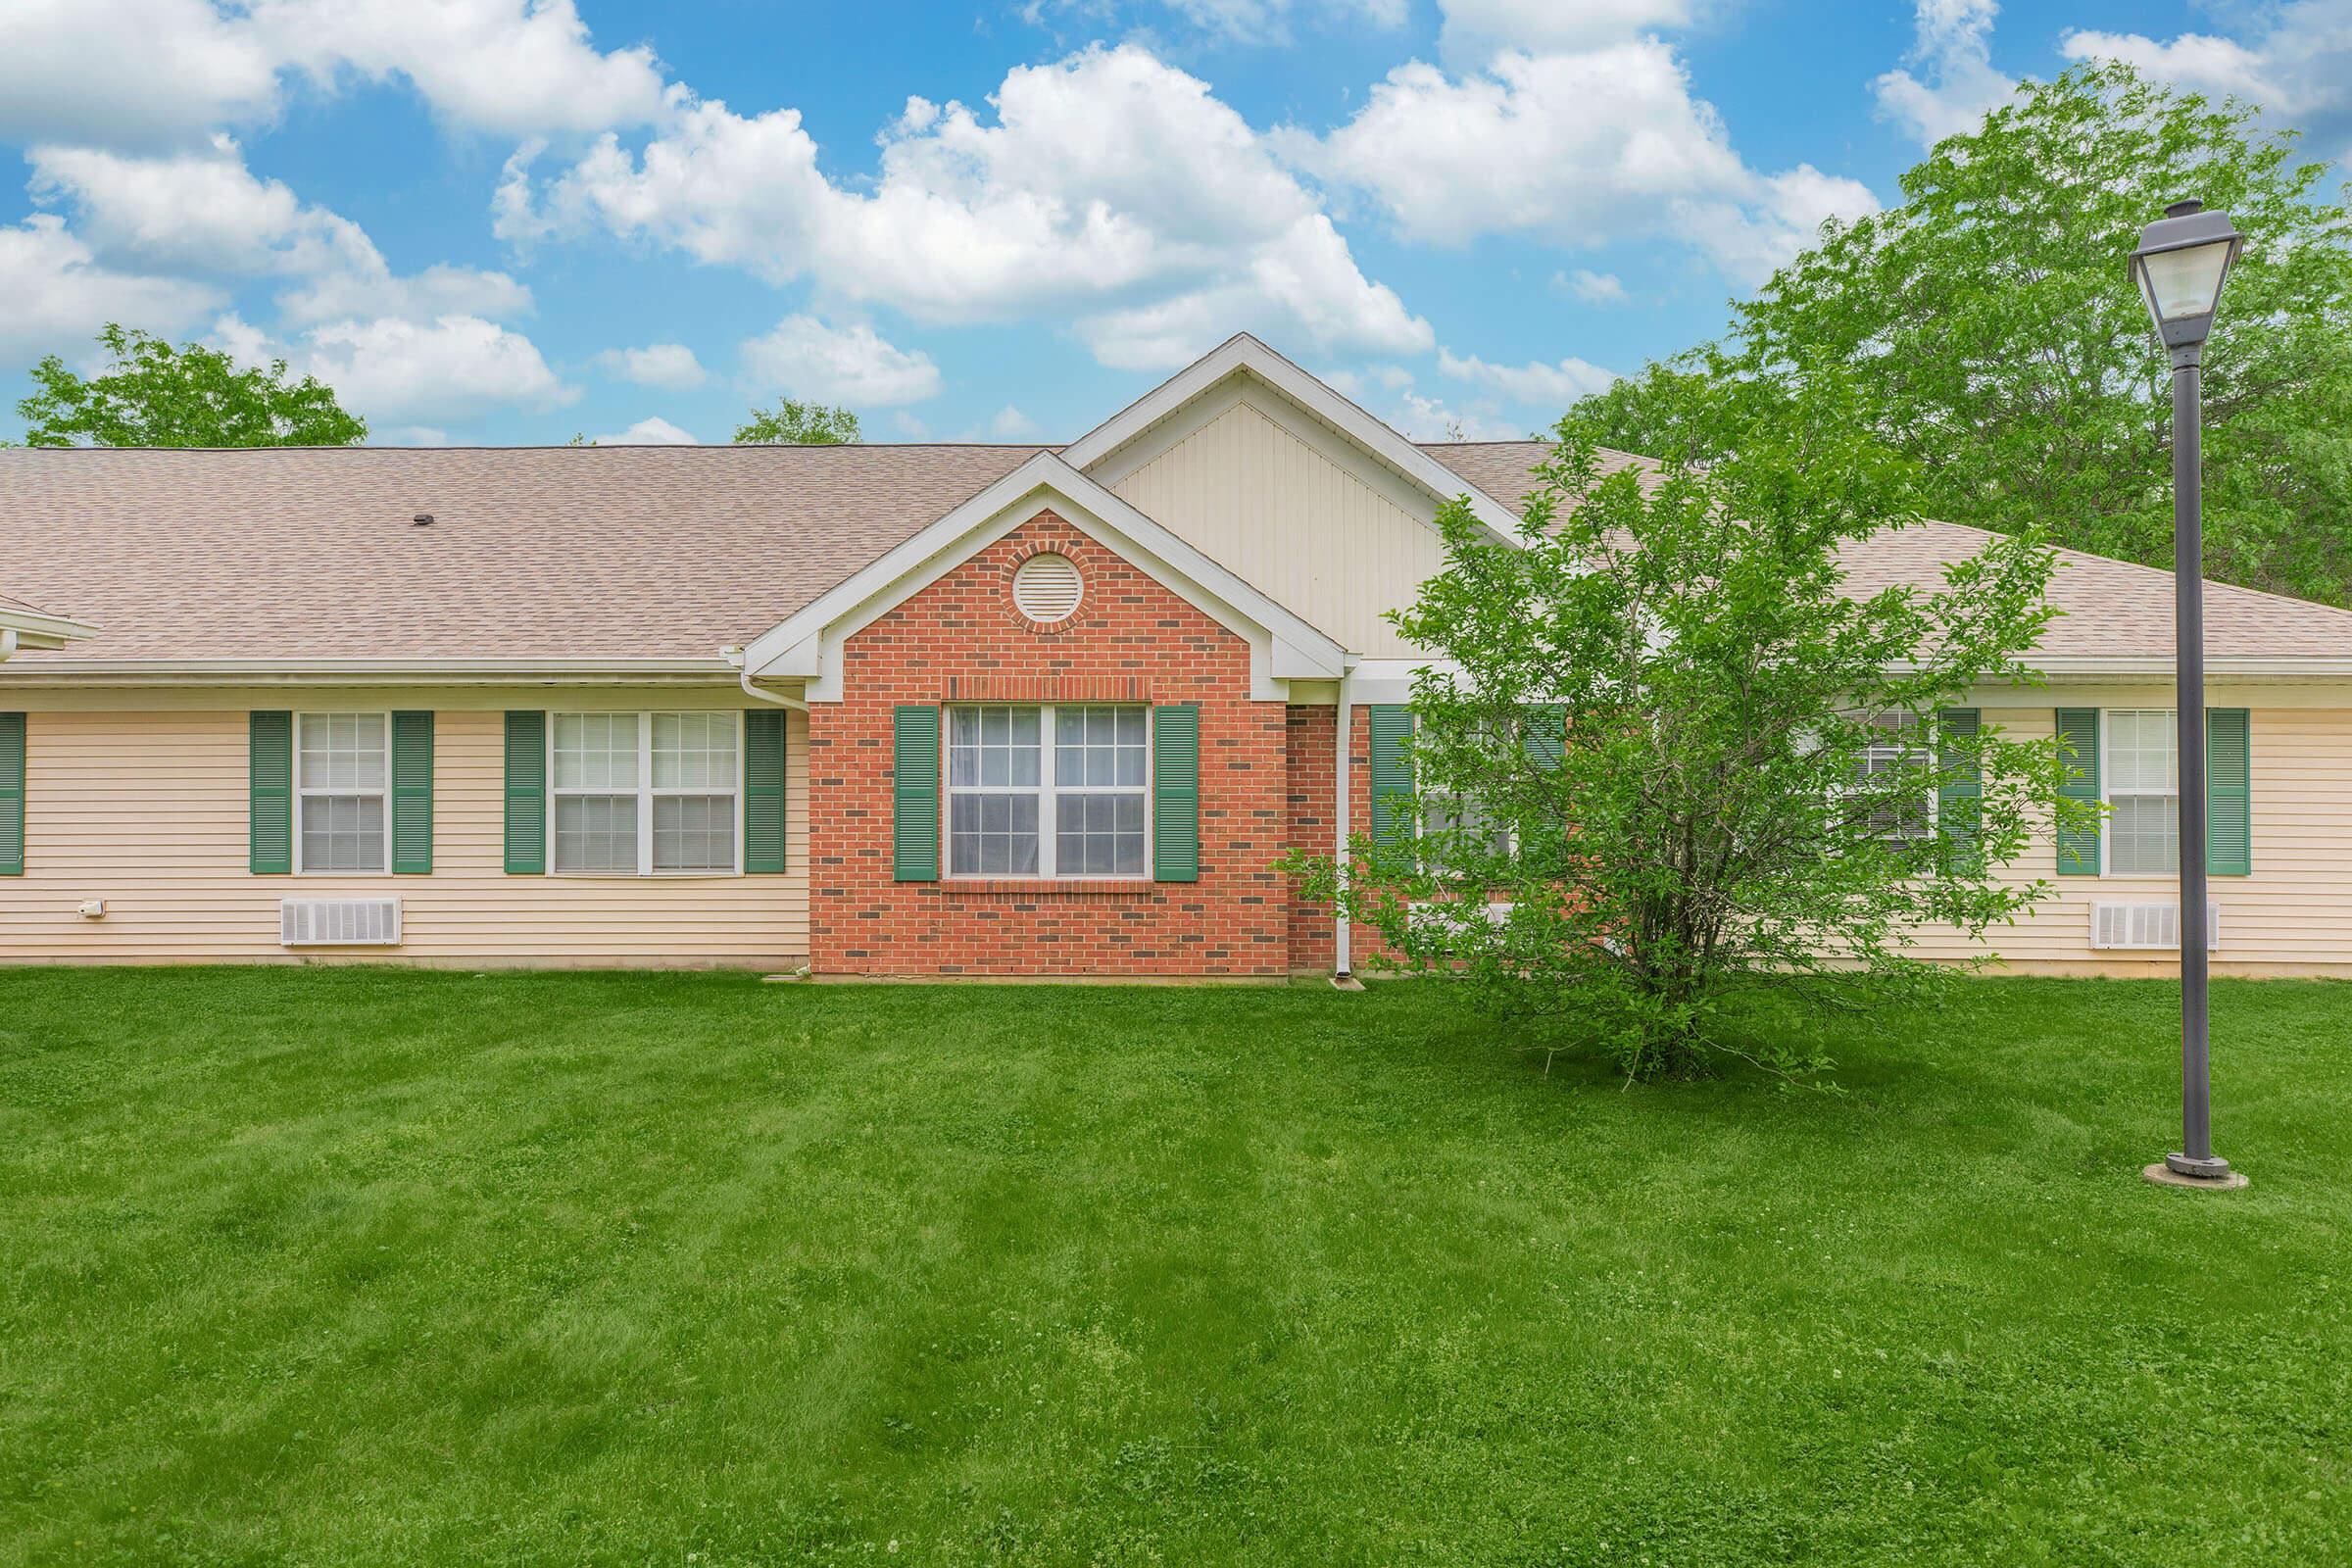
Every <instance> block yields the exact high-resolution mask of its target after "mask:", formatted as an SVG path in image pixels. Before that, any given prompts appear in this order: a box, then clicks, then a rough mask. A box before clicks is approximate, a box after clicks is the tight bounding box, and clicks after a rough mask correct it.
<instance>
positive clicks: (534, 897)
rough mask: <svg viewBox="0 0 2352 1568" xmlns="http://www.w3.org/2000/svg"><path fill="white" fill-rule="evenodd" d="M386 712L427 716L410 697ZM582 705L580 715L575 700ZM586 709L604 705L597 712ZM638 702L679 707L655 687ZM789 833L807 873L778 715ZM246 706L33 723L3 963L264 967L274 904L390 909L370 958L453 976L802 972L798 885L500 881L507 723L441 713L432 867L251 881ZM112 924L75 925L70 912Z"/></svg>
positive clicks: (331, 957)
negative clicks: (461, 968)
mask: <svg viewBox="0 0 2352 1568" xmlns="http://www.w3.org/2000/svg"><path fill="white" fill-rule="evenodd" d="M400 706H403V707H416V708H424V707H429V706H431V705H430V703H429V702H427V701H425V700H423V699H422V698H420V697H419V696H418V695H417V694H414V693H411V694H405V695H404V696H403V698H402V700H401V704H400ZM583 706H588V705H586V704H583ZM598 706H604V707H613V706H615V705H614V704H613V703H612V702H610V701H609V700H607V701H604V702H602V703H601V704H599V705H598ZM649 706H661V707H673V706H704V707H708V706H712V705H711V704H708V703H700V704H683V703H678V702H676V701H675V700H674V699H673V698H671V697H669V696H668V695H667V694H664V695H663V696H662V697H659V698H655V699H651V700H650V702H649ZM786 722H787V744H786V760H787V778H786V781H785V784H786V792H785V808H786V820H785V828H786V833H787V836H788V842H789V845H790V850H789V854H790V857H791V858H790V859H789V860H788V862H787V864H788V866H791V867H800V866H806V865H807V863H808V857H807V854H806V847H807V842H808V831H809V818H808V801H807V778H808V774H807V760H808V752H807V746H808V720H807V717H806V715H804V714H801V713H798V712H794V713H789V714H787V715H786ZM245 725H246V716H245V711H244V710H242V709H237V710H229V711H185V710H181V711H154V712H138V711H96V712H92V711H71V712H68V711H42V712H36V713H34V714H33V715H32V716H31V718H30V720H29V722H28V725H27V728H28V730H29V731H30V736H29V741H30V744H29V745H28V748H27V749H28V751H29V752H30V753H31V756H30V757H29V759H28V760H27V777H26V785H27V793H28V795H29V796H30V797H31V799H30V802H29V807H30V809H29V811H28V816H29V818H30V821H29V827H30V830H31V843H30V845H29V849H30V857H29V858H30V863H28V864H27V866H26V867H25V870H26V873H27V874H26V875H25V877H24V878H22V879H14V878H12V879H11V881H12V882H14V883H16V885H14V886H10V887H7V888H5V889H0V959H5V960H13V961H18V962H41V961H76V960H101V961H103V960H114V961H123V962H155V961H174V960H178V961H257V960H259V961H267V960H272V959H285V958H288V957H290V956H295V955H289V953H288V952H287V950H285V949H284V948H281V947H279V946H278V943H277V903H278V900H279V899H281V898H334V897H361V898H368V897H374V898H398V899H400V900H401V901H402V922H403V928H404V929H403V938H404V940H403V942H402V944H401V946H400V947H399V948H397V949H386V950H380V951H378V952H377V953H375V954H372V955H368V954H326V953H313V952H305V953H303V954H301V955H299V956H300V957H301V958H302V959H303V960H304V961H321V960H326V961H337V960H344V959H353V958H360V959H364V958H366V957H368V956H376V957H386V956H395V957H400V958H408V959H414V960H417V961H424V962H450V963H463V962H466V961H468V960H471V959H480V960H483V961H492V962H502V963H508V962H539V963H597V964H605V963H615V964H617V963H677V964H758V965H777V964H782V963H787V962H798V961H800V959H801V958H802V957H803V956H805V955H806V954H807V953H808V951H809V891H808V881H807V878H806V875H805V874H803V873H801V872H800V871H798V870H797V869H795V870H788V872H787V874H785V875H781V876H758V877H750V876H743V877H738V876H718V877H674V878H673V877H657V878H634V877H594V878H575V877H563V876H547V877H513V876H508V875H507V874H506V873H505V871H504V869H503V866H504V856H505V839H504V829H503V825H502V814H501V813H502V809H503V786H504V760H503V746H504V715H503V713H502V712H500V711H449V710H442V711H439V714H438V717H437V719H436V724H435V736H434V740H435V748H436V753H437V756H436V760H435V761H436V765H435V772H434V815H435V818H436V820H435V824H434V828H435V831H434V836H433V856H434V862H433V863H434V869H433V871H432V872H431V874H429V875H421V876H402V877H393V876H388V875H387V876H367V877H351V876H276V877H257V876H254V875H252V874H251V873H250V872H249V871H248V870H247V869H246V860H245V853H246V850H245V833H246V818H245V812H246V801H245ZM87 899H103V900H105V901H106V904H107V914H106V917H105V918H104V919H102V920H85V919H83V918H81V917H80V916H79V915H78V914H77V913H76V912H75V910H76V909H77V907H79V906H80V905H81V903H82V902H83V901H84V900H87Z"/></svg>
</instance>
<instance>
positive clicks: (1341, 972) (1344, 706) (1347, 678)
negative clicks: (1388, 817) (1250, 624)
mask: <svg viewBox="0 0 2352 1568" xmlns="http://www.w3.org/2000/svg"><path fill="white" fill-rule="evenodd" d="M1354 696H1355V661H1354V660H1352V659H1350V660H1349V661H1348V665H1347V667H1346V668H1345V669H1343V670H1341V671H1340V700H1339V704H1338V720H1339V750H1338V755H1337V756H1336V757H1335V758H1334V760H1333V764H1332V769H1331V771H1332V777H1333V778H1334V779H1335V780H1336V781H1337V786H1338V791H1339V801H1338V803H1337V806H1336V809H1334V810H1333V811H1332V813H1331V815H1332V820H1333V821H1334V822H1336V823H1338V824H1339V827H1338V831H1337V833H1336V834H1335V835H1334V838H1333V846H1332V853H1333V854H1334V855H1336V856H1337V857H1338V862H1337V863H1338V867H1339V879H1340V888H1341V890H1342V891H1345V890H1346V889H1347V886H1348V800H1349V799H1350V792H1349V790H1348V753H1349V752H1350V751H1352V750H1354V748H1355V714H1354V711H1353V708H1352V706H1351V705H1352V702H1353V699H1354ZM1331 919H1332V942H1331V952H1332V972H1333V974H1334V976H1335V977H1336V978H1338V979H1341V980H1345V979H1347V978H1348V910H1347V908H1346V907H1344V906H1341V905H1339V904H1336V903H1335V904H1334V905H1333V906H1332V910H1331Z"/></svg>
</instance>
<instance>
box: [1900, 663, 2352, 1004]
mask: <svg viewBox="0 0 2352 1568" xmlns="http://www.w3.org/2000/svg"><path fill="white" fill-rule="evenodd" d="M2266 696H2267V697H2268V698H2269V700H2270V701H2272V702H2274V703H2276V702H2278V701H2279V700H2280V694H2279V693H2278V691H2276V690H2273V691H2270V692H2267V693H2266V692H2265V691H2262V690H2259V689H2246V690H2235V691H2232V690H2229V689H2226V688H2218V687H2217V688H2215V690H2214V691H2213V692H2212V694H2211V695H2210V697H2209V706H2211V707H2214V708H2245V709H2248V710H2250V724H2251V746H2252V753H2253V830H2254V840H2253V842H2254V861H2253V863H2254V874H2253V875H2251V876H2217V877H2215V878H2213V879H2212V889H2213V897H2214V898H2215V899H2216V900H2217V901H2219V903H2220V906H2221V920H2222V941H2221V947H2220V948H2219V949H2218V950H2216V951H2215V953H2214V955H2213V960H2212V961H2213V968H2214V972H2215V973H2216V974H2330V973H2332V974H2341V975H2346V976H2352V693H2347V692H2345V691H2344V690H2343V689H2341V688H2340V687H2339V688H2334V689H2331V690H2327V691H2325V692H2324V693H2323V692H2314V691H2312V690H2311V689H2309V688H2305V689H2303V690H2301V691H2297V692H2295V693H2294V694H2293V697H2292V699H2291V700H2294V701H2298V702H2311V701H2314V700H2320V701H2327V702H2330V703H2342V704H2346V705H2347V706H2342V707H2301V706H2298V707H2267V708H2266V707H2264V706H2263V703H2264V701H2265V698H2266ZM2044 699H2047V701H2046V704H2045V703H2044V701H2043V700H2044ZM2006 700H2008V701H2015V699H2014V698H2010V699H2006ZM2034 701H2035V703H2036V706H2034V707H2033V708H2002V707H1993V706H1986V707H1985V708H1984V709H1983V710H1982V712H1983V715H1984V720H1985V723H1986V724H1987V725H1992V724H1998V725H2000V726H2001V727H2002V729H2004V730H2005V731H2007V732H2008V733H2009V734H2011V735H2013V736H2017V737H2020V738H2025V737H2046V736H2047V735H2049V733H2050V731H2051V728H2052V725H2053V724H2054V723H2055V710H2056V709H2058V708H2060V707H2066V708H2078V707H2082V708H2097V709H2099V710H2100V711H2101V714H2102V723H2103V722H2104V715H2105V714H2106V712H2108V711H2113V710H2116V709H2133V708H2170V707H2172V706H2173V695H2172V692H2171V691H2170V690H2169V689H2164V690H2150V689H2144V688H2141V689H2130V690H2127V689H2121V688H2119V689H2115V690H2102V691H2096V692H2084V691H2082V690H2081V689H2079V688H2073V687H2061V688H2053V690H2052V691H2050V692H2044V693H2036V694H2034ZM2057 863H2058V862H2057V850H2056V847H2055V845H2054V844H2053V843H2052V841H2051V838H2050V835H2049V834H2048V832H2047V831H2044V832H2041V833H2037V834H2036V835H2035V836H2034V846H2033V848H2032V850H2031V851H2030V852H2029V853H2028V854H2027V856H2026V857H2025V858H2023V859H2021V860H2020V861H2018V862H2017V863H2016V864H2015V865H2013V866H2011V867H2009V868H2008V872H2007V874H2008V875H2009V876H2010V877H2011V878H2012V879H2014V880H2030V879H2032V878H2035V877H2041V878H2046V879H2047V880H2048V881H2049V882H2050V883H2051V884H2052V887H2053V891H2052V892H2051V893H2050V894H2049V895H2048V896H2047V897H2046V898H2045V899H2044V900H2043V901H2042V902H2041V903H2040V904H2039V905H2038V906H2037V907H2036V908H2035V910H2034V914H2033V915H2031V916H2030V917H2028V918H2025V919H2022V920H2020V921H2019V922H2018V923H2017V924H2016V925H2015V926H2008V927H2000V926H1996V927H1994V928H1993V929H1992V930H1991V931H1990V932H1989V933H1987V936H1986V939H1985V944H1984V947H1983V948H1976V947H1972V946H1971V945H1970V944H1969V943H1968V942H1967V941H1966V940H1965V939H1964V938H1963V937H1962V936H1961V935H1960V934H1959V933H1958V932H1956V931H1950V930H1944V931H1932V932H1930V933H1928V934H1926V935H1925V936H1923V937H1922V938H1921V940H1920V941H1919V942H1918V943H1917V945H1916V951H1918V952H1919V953H1921V954H1922V955H1924V956H1932V957H1938V958H1958V957H1966V956H1974V955H1976V954H1979V953H1982V952H1984V951H1986V950H1989V951H1990V952H1992V953H1995V954H1997V955H1999V956H2000V958H2001V960H2002V962H2003V963H2004V965H2006V966H2008V967H2011V968H2015V969H2023V970H2028V971H2039V972H2053V973H2058V972H2063V973H2085V974H2087V973H2102V974H2117V975H2123V974H2140V975H2158V976H2161V975H2172V974H2178V973H2179V972H2180V968H2179V960H2178V958H2177V957H2176V956H2174V955H2173V954H2171V953H2137V952H2118V951H2116V950H2113V949H2095V948H2093V947H2091V945H2090V906H2091V905H2093V904H2095V903H2100V902H2106V901H2133V900H2150V901H2156V900H2162V901H2168V902H2169V901H2171V900H2173V899H2175V898H2177V897H2179V891H2180V890H2179V885H2178V883H2177V882H2176V881H2175V879H2174V878H2172V877H2124V876H2096V877H2090V876H2059V875H2058V874H2057Z"/></svg>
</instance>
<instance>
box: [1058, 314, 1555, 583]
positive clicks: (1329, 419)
mask: <svg viewBox="0 0 2352 1568" xmlns="http://www.w3.org/2000/svg"><path fill="white" fill-rule="evenodd" d="M1241 372H1247V373H1249V374H1250V375H1252V376H1255V377H1256V378H1257V379H1258V380H1260V381H1262V382H1264V383H1265V384H1266V385H1267V386H1270V387H1272V388H1273V389H1274V390H1275V391H1277V392H1279V393H1281V394H1282V395H1283V396H1284V397H1287V398H1289V399H1290V400H1291V401H1292V402H1294V403H1296V404H1298V405H1299V407H1300V408H1302V409H1304V410H1306V412H1307V413H1309V414H1311V415H1313V416H1314V417H1316V418H1318V419H1320V420H1322V421H1323V422H1324V423H1326V424H1328V425H1330V426H1331V427H1332V428H1333V429H1335V430H1337V431H1338V432H1339V433H1340V434H1342V435H1344V436H1346V437H1347V438H1348V440H1349V441H1351V442H1353V443H1354V444H1355V445H1356V446H1358V447H1360V448H1362V449H1363V450H1364V451H1366V452H1368V453H1370V454H1371V455H1372V456H1373V457H1375V458H1377V459H1378V460H1379V461H1380V462H1382V463H1383V464H1385V465H1387V466H1390V467H1392V468H1394V469H1396V470H1397V472H1399V473H1401V474H1402V475H1404V477H1405V478H1407V479H1409V480H1411V481H1412V483H1413V484H1414V485H1415V486H1416V487H1417V488H1418V489H1419V490H1420V491H1421V492H1422V493H1423V494H1424V496H1425V497H1427V499H1428V500H1429V502H1430V503H1431V504H1432V506H1433V507H1434V506H1440V505H1443V504H1445V503H1446V502H1448V501H1451V500H1452V499H1453V498H1454V497H1455V496H1459V495H1467V496H1468V497H1469V498H1470V510H1471V513H1472V514H1473V515H1475V516H1476V517H1477V518H1478V520H1479V521H1480V522H1481V523H1482V524H1484V525H1485V527H1486V529H1487V531H1488V532H1489V533H1490V534H1492V535H1493V536H1494V537H1495V539H1496V540H1498V541H1500V542H1501V543H1504V544H1518V543H1520V534H1519V519H1518V518H1516V517H1514V516H1512V515H1510V512H1509V511H1508V510H1507V509H1506V508H1504V507H1503V506H1502V505H1501V504H1500V503H1499V502H1497V501H1495V499H1494V497H1492V496H1490V495H1488V494H1486V493H1485V492H1484V491H1482V490H1480V489H1479V488H1478V487H1477V486H1476V485H1473V484H1471V483H1470V482H1469V481H1468V480H1467V479H1464V478H1463V477H1462V476H1461V475H1460V474H1457V473H1455V472H1454V471H1453V470H1452V469H1450V468H1448V467H1446V466H1445V465H1444V464H1442V463H1440V462H1439V461H1438V460H1437V459H1435V458H1433V457H1431V456H1430V455H1429V454H1428V453H1426V452H1424V451H1422V450H1421V449H1420V448H1419V447H1417V446H1415V445H1413V444H1412V443H1411V442H1410V441H1407V440H1406V439H1405V438H1404V437H1403V436H1401V435H1399V434H1397V432H1396V431H1395V430H1393V429H1391V428H1390V427H1389V426H1388V425H1386V424H1384V423H1382V422H1381V421H1380V420H1379V419H1376V418H1374V417H1372V416H1371V415H1369V414H1366V413H1365V412H1364V411H1363V410H1362V409H1359V408H1357V407H1356V406H1355V405H1354V404H1353V403H1350V402H1349V401H1348V399H1347V398H1345V397H1343V396H1341V395H1340V394H1339V393H1338V392H1336V391H1334V390H1333V389H1332V388H1330V387H1328V386H1326V385H1324V384H1323V382H1321V381H1319V380H1317V379H1316V378H1315V377H1314V376H1312V375H1309V374H1308V373H1307V372H1306V371H1304V370H1302V369H1300V368H1299V367H1298V366H1296V365H1294V364H1292V363H1291V362H1290V361H1289V360H1286V359H1284V358H1283V357H1282V356H1281V355H1279V354H1277V353H1275V352H1274V351H1273V350H1272V349H1270V348H1268V347H1266V345H1265V344H1263V343H1260V342H1259V341H1258V340H1257V339H1256V338H1254V337H1251V336H1250V334H1249V333H1247V332H1243V333H1239V334H1237V335H1235V336H1234V337H1231V338H1228V339H1227V340H1226V341H1225V342H1224V343H1223V344H1222V345H1220V346H1219V347H1217V348H1215V349H1212V350H1211V351H1209V352H1208V353H1207V354H1205V355H1203V356H1201V358H1200V359H1199V360H1196V361H1194V362H1193V363H1192V364H1191V365H1190V366H1187V367H1186V368H1184V369H1182V370H1179V371H1177V372H1176V373H1175V374H1174V375H1172V376H1170V377H1169V378H1168V379H1167V380H1166V381H1163V382H1162V383H1160V385H1159V386H1158V387H1156V388H1154V389H1153V390H1152V391H1150V392H1148V393H1146V394H1144V396H1142V397H1140V398H1138V399H1137V400H1136V401H1135V402H1133V403H1130V404H1129V405H1128V406H1127V407H1126V408H1124V409H1121V410H1120V411H1119V412H1118V413H1116V414H1114V415H1112V416H1111V417H1109V418H1108V419H1106V420H1104V421H1103V423H1101V424H1099V425H1097V426H1096V427H1095V428H1094V429H1092V430H1090V431H1088V432H1087V433H1086V434H1085V435H1083V436H1081V437H1080V438H1079V439H1078V440H1076V441H1075V442H1073V443H1071V444H1070V445H1069V446H1066V447H1064V448H1062V451H1061V456H1062V459H1063V460H1064V461H1065V462H1067V463H1068V464H1069V465H1070V466H1072V467H1075V468H1081V469H1086V470H1089V471H1092V470H1094V469H1095V468H1096V467H1097V466H1102V465H1103V460H1104V459H1105V458H1109V457H1111V456H1112V455H1113V454H1116V453H1118V452H1119V451H1120V449H1121V448H1123V447H1125V446H1127V444H1128V443H1130V442H1132V441H1134V440H1136V439H1137V438H1138V437H1139V436H1142V435H1143V434H1145V432H1147V431H1149V430H1151V429H1152V428H1153V427H1154V426H1156V425H1158V424H1159V423H1160V422H1161V421H1162V420H1164V419H1167V418H1169V417H1172V416H1175V415H1176V414H1178V413H1179V412H1180V411H1182V410H1183V409H1184V408H1185V405H1187V404H1188V403H1191V402H1192V401H1193V400H1194V399H1196V398H1199V397H1201V395H1202V394H1203V393H1206V392H1210V391H1211V390H1213V389H1215V388H1216V387H1217V385H1218V383H1219V382H1222V381H1224V380H1225V379H1226V378H1227V377H1228V376H1232V375H1235V374H1237V373H1241ZM1108 467H1109V468H1110V469H1112V470H1114V471H1115V470H1117V469H1118V468H1119V467H1120V465H1119V464H1112V465H1109V466H1108ZM1129 467H1130V468H1131V467H1132V465H1129Z"/></svg>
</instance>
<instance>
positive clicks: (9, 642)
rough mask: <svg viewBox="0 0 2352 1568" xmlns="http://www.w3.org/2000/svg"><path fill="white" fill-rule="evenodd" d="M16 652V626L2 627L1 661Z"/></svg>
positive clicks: (0, 633)
mask: <svg viewBox="0 0 2352 1568" xmlns="http://www.w3.org/2000/svg"><path fill="white" fill-rule="evenodd" d="M16 651H17V628H16V627H14V626H0V660H4V659H6V658H8V656H9V655H11V654H13V653H15V652H16Z"/></svg>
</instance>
